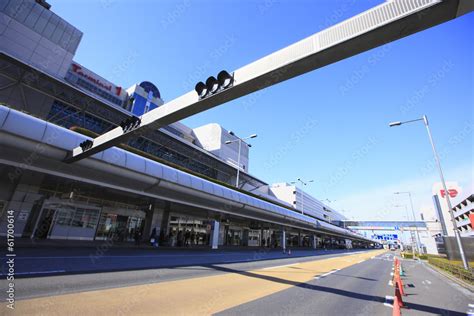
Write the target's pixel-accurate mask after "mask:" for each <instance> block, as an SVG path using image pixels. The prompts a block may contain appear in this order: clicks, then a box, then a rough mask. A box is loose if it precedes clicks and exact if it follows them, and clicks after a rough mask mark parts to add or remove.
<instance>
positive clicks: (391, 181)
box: [49, 0, 474, 219]
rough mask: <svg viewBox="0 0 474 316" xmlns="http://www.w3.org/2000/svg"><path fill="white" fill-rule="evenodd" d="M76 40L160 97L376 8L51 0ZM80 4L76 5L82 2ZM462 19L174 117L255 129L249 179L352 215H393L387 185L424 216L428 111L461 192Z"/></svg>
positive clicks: (469, 96) (467, 185)
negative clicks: (288, 188) (286, 187)
mask: <svg viewBox="0 0 474 316" xmlns="http://www.w3.org/2000/svg"><path fill="white" fill-rule="evenodd" d="M49 2H50V3H51V4H52V10H53V11H54V12H56V13H57V14H58V15H60V16H62V17H63V18H65V19H66V20H67V21H69V22H70V23H71V24H73V25H74V26H76V27H77V28H79V29H80V30H81V31H82V32H83V33H84V36H83V38H82V42H81V44H80V46H79V49H78V51H77V53H76V56H75V60H76V61H77V62H79V63H81V64H83V65H84V66H86V67H88V68H90V69H92V70H94V71H95V72H96V73H98V74H99V75H101V76H103V77H105V78H107V79H109V80H111V81H113V82H114V83H116V84H118V85H121V86H123V87H129V86H131V85H132V84H135V83H138V82H141V81H143V80H149V81H151V82H153V83H155V84H156V85H157V86H158V88H159V89H160V91H161V95H162V97H163V98H164V100H165V102H166V101H170V100H172V99H173V98H175V97H178V96H180V95H182V94H184V93H186V92H188V91H189V90H191V89H193V87H194V85H195V83H196V82H198V81H200V80H203V79H205V78H207V77H208V76H210V75H215V74H217V73H218V72H219V71H220V70H222V69H227V70H229V71H232V70H235V69H238V68H240V67H242V66H244V65H245V64H247V63H249V62H252V61H254V60H256V59H258V58H261V57H263V56H265V55H267V54H269V53H272V52H273V51H275V50H278V49H280V48H283V47H285V46H287V45H289V44H291V43H294V42H295V41H298V40H300V39H302V38H305V37H307V36H309V35H311V34H313V33H315V32H317V31H319V30H322V29H324V28H326V27H328V26H331V25H333V24H336V23H338V22H340V21H342V20H344V19H346V18H349V17H351V16H353V15H355V14H358V13H360V12H362V11H364V10H366V9H368V8H371V7H373V6H374V5H377V4H378V3H381V2H382V1H380V0H379V1H373V0H367V1H355V0H347V1H342V0H320V1H309V0H307V1H306V0H305V1H303V0H298V1H286V0H263V1H260V0H255V1H250V0H246V1H237V0H233V1H230V0H229V1H220V2H217V1H210V0H202V1H192V0H176V1H166V0H165V1H152V0H148V1H146V0H142V1H139V0H137V1H133V4H131V3H132V2H127V1H119V0H102V1H57V0H50V1H49ZM85 3H87V5H85ZM473 27H474V15H473V14H470V15H467V16H464V17H461V18H459V19H457V20H454V21H450V22H448V23H445V24H443V25H440V26H437V27H434V28H431V29H429V30H426V31H424V32H421V33H417V34H415V35H412V36H410V37H407V38H404V39H401V40H399V41H397V42H394V43H391V44H388V45H385V46H383V47H379V48H377V49H374V50H371V51H368V52H365V53H363V54H360V55H357V56H354V57H352V58H350V59H347V60H344V61H341V62H338V63H336V64H333V65H329V66H327V67H325V68H323V69H319V70H316V71H313V72H311V73H309V74H306V75H303V76H300V77H298V78H294V79H292V80H289V81H286V82H283V83H281V84H278V85H276V86H273V87H270V88H267V89H265V90H263V91H262V92H259V93H255V94H253V95H249V96H246V97H244V98H241V99H238V100H235V101H233V102H230V103H227V104H224V105H221V106H219V107H218V108H215V109H212V110H210V111H207V112H204V113H201V114H198V115H196V116H194V117H191V118H188V119H186V120H185V121H184V123H185V124H187V125H189V126H190V127H197V126H200V125H204V124H207V123H211V122H217V123H219V124H221V125H222V126H224V127H225V128H227V129H230V130H233V131H235V132H236V133H237V134H238V135H240V136H247V135H249V134H252V133H257V134H258V135H259V136H258V138H257V139H255V140H253V142H252V144H253V145H254V146H253V147H252V148H251V153H250V155H251V161H250V164H249V167H250V171H251V173H252V174H253V175H255V176H257V177H259V178H261V179H263V180H265V181H267V182H269V183H273V182H283V181H292V180H294V179H295V178H298V177H302V178H305V179H314V180H315V182H314V183H313V184H312V185H311V186H309V187H307V188H306V189H307V191H308V192H309V193H311V194H313V195H314V196H316V197H318V198H320V199H326V198H328V199H330V200H336V201H335V202H333V203H332V205H333V206H335V207H337V208H339V209H344V210H345V211H346V215H347V216H349V217H356V218H367V219H368V218H371V219H376V218H393V219H401V218H403V213H404V211H403V212H401V211H402V209H401V208H396V207H394V205H395V204H400V203H402V204H403V203H406V201H405V200H403V199H401V198H399V197H397V196H395V197H394V196H393V194H392V192H393V191H406V190H411V191H413V195H414V200H415V207H416V208H417V210H418V211H420V212H425V214H426V212H429V209H430V208H431V207H432V203H431V187H432V184H433V182H435V181H437V180H438V178H437V173H436V169H434V168H433V167H432V163H431V161H432V152H431V148H430V145H429V142H428V138H427V135H426V131H425V130H424V127H423V125H422V124H421V123H417V124H412V125H405V126H401V127H398V128H389V127H388V123H389V122H390V121H394V120H408V119H413V118H418V117H420V116H421V115H423V114H426V115H428V117H429V119H430V123H431V127H432V131H433V134H434V137H435V141H436V142H437V145H438V147H439V150H440V152H441V153H442V160H443V167H444V169H445V173H446V178H447V180H450V181H457V182H458V183H459V184H460V185H461V186H462V188H463V193H462V196H466V195H467V194H469V193H471V192H472V191H473V174H474V173H473V129H474V117H473V105H474V94H473V87H474V80H473V73H474V64H473V57H474V51H473V41H472V29H473Z"/></svg>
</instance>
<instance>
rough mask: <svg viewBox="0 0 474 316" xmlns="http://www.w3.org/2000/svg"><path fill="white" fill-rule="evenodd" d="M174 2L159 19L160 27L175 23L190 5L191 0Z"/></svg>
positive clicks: (166, 27)
mask: <svg viewBox="0 0 474 316" xmlns="http://www.w3.org/2000/svg"><path fill="white" fill-rule="evenodd" d="M175 3H176V5H175V6H174V8H173V9H172V10H171V11H169V12H168V13H167V14H166V16H165V17H164V18H163V19H161V27H162V28H163V30H166V29H168V28H169V27H170V26H171V25H173V24H174V23H176V22H177V21H178V20H179V19H180V18H181V17H182V16H183V15H184V13H186V11H187V10H188V9H189V8H190V7H191V0H181V1H177V2H175Z"/></svg>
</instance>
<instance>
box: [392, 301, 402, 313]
mask: <svg viewBox="0 0 474 316" xmlns="http://www.w3.org/2000/svg"><path fill="white" fill-rule="evenodd" d="M401 314H402V313H401V310H400V303H399V302H398V298H397V297H396V296H395V298H394V299H393V311H392V316H400V315H401Z"/></svg>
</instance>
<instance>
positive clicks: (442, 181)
mask: <svg viewBox="0 0 474 316" xmlns="http://www.w3.org/2000/svg"><path fill="white" fill-rule="evenodd" d="M417 121H423V123H424V124H425V127H426V131H427V132H428V138H429V139H430V143H431V148H432V149H433V155H434V158H435V161H436V164H437V165H438V172H439V177H440V179H441V184H442V185H443V189H444V192H445V197H446V204H447V205H448V212H449V215H451V222H452V223H453V229H454V235H455V236H456V242H457V244H458V247H459V254H460V255H461V259H462V263H463V265H464V269H466V270H467V269H469V263H468V262H467V259H466V255H465V254H464V249H463V247H462V243H461V236H460V234H459V231H458V229H457V227H456V220H455V219H454V214H453V207H452V205H451V199H450V197H449V194H448V188H447V187H446V182H445V181H444V175H443V170H442V169H441V162H440V160H439V156H438V152H437V151H436V147H435V144H434V141H433V136H432V135H431V130H430V125H429V124H428V117H427V116H426V115H423V117H421V118H419V119H416V120H410V121H405V122H400V121H398V122H392V123H390V124H389V126H390V127H394V126H400V125H402V124H406V123H412V122H417Z"/></svg>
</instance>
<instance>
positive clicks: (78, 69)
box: [71, 63, 122, 96]
mask: <svg viewBox="0 0 474 316" xmlns="http://www.w3.org/2000/svg"><path fill="white" fill-rule="evenodd" d="M71 68H72V72H73V73H75V74H77V75H78V76H80V77H82V78H84V79H86V80H87V81H89V82H91V83H93V84H94V85H96V86H97V87H99V88H101V89H104V90H106V91H109V92H112V93H115V94H116V95H118V96H120V94H121V93H122V87H117V86H114V85H112V84H111V83H107V82H104V81H103V80H101V79H99V78H97V77H95V76H94V75H93V74H92V73H91V72H90V71H88V70H87V69H84V68H82V66H81V65H78V64H74V63H73V64H71Z"/></svg>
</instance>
